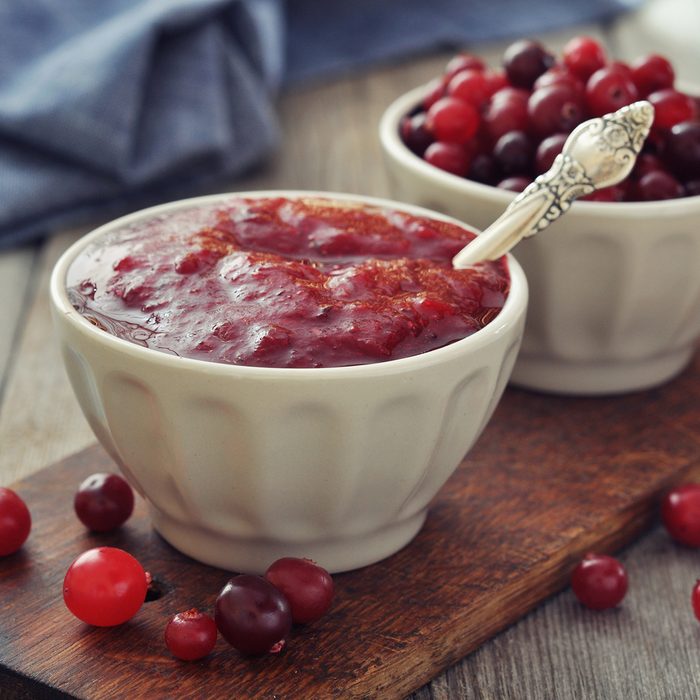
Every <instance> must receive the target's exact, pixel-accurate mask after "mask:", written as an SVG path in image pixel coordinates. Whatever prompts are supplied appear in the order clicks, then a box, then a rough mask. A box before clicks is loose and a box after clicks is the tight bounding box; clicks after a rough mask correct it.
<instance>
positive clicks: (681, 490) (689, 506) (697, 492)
mask: <svg viewBox="0 0 700 700" xmlns="http://www.w3.org/2000/svg"><path fill="white" fill-rule="evenodd" d="M661 520H662V521H663V524H664V526H665V528H666V530H667V531H668V534H669V535H671V537H673V539H674V540H676V541H677V542H680V543H681V544H684V545H687V546H688V547H700V484H695V483H688V484H682V485H681V486H677V487H676V488H674V489H672V490H671V491H669V492H668V493H667V494H666V495H665V496H664V498H663V500H662V502H661Z"/></svg>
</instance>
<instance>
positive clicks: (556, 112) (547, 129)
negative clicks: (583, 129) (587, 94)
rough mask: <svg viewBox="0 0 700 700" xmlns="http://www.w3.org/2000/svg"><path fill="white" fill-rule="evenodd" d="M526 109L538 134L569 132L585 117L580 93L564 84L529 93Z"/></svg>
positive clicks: (542, 135) (541, 135)
mask: <svg viewBox="0 0 700 700" xmlns="http://www.w3.org/2000/svg"><path fill="white" fill-rule="evenodd" d="M527 111H528V115H529V117H530V123H531V125H532V128H533V130H534V131H535V132H536V133H537V134H538V135H539V136H540V137H544V136H549V135H550V134H556V133H558V132H567V133H568V132H570V131H571V130H572V129H573V128H574V127H575V126H578V125H579V124H580V123H581V122H582V121H583V119H584V117H585V109H584V105H583V99H582V97H581V95H580V94H579V93H578V92H576V91H575V90H573V89H572V88H570V87H568V86H566V85H550V86H549V87H544V88H540V89H539V90H535V92H533V93H532V95H530V99H529V100H528V103H527Z"/></svg>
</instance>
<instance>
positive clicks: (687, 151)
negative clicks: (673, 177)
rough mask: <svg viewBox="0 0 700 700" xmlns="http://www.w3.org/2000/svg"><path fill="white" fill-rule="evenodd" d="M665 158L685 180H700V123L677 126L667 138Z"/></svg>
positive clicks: (684, 123) (693, 122)
mask: <svg viewBox="0 0 700 700" xmlns="http://www.w3.org/2000/svg"><path fill="white" fill-rule="evenodd" d="M664 158H665V160H666V162H667V163H668V165H669V167H670V168H671V169H672V170H673V172H674V173H676V174H677V175H679V176H681V177H682V178H684V179H691V180H692V179H695V178H700V122H696V121H692V122H691V121H687V122H681V123H680V124H676V125H675V126H673V127H672V128H671V131H670V132H669V133H668V135H667V137H666V149H665V151H664Z"/></svg>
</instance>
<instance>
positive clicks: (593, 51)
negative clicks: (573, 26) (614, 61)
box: [562, 36, 607, 80]
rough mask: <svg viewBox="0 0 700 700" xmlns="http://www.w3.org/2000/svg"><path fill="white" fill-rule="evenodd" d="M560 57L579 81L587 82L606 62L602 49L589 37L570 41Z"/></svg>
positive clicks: (579, 37)
mask: <svg viewBox="0 0 700 700" xmlns="http://www.w3.org/2000/svg"><path fill="white" fill-rule="evenodd" d="M562 56H563V59H564V64H565V65H566V67H567V68H568V69H569V70H570V71H571V72H572V73H573V74H574V75H576V76H578V77H579V78H580V79H581V80H588V78H590V76H591V75H593V73H595V72H596V71H597V70H598V69H599V68H602V67H603V66H604V65H605V63H606V61H607V58H606V56H605V51H604V49H603V47H602V46H601V45H600V44H599V43H598V42H597V41H596V40H595V39H592V38H591V37H589V36H578V37H574V38H573V39H571V40H570V41H569V42H568V43H567V44H566V46H564V49H563V52H562Z"/></svg>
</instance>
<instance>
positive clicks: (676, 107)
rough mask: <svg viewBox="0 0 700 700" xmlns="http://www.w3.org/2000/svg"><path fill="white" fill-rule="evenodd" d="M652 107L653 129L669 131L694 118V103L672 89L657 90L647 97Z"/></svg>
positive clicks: (691, 99) (690, 98)
mask: <svg viewBox="0 0 700 700" xmlns="http://www.w3.org/2000/svg"><path fill="white" fill-rule="evenodd" d="M647 99H648V100H649V102H651V104H652V105H653V106H654V125H653V126H654V128H655V129H670V128H671V127H672V126H675V125H676V124H680V123H681V122H687V121H690V120H691V119H694V118H695V101H694V100H693V98H692V97H689V96H688V95H686V94H684V93H682V92H678V90H674V89H673V88H666V89H664V90H657V91H656V92H652V93H651V95H649V96H648V97H647Z"/></svg>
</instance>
